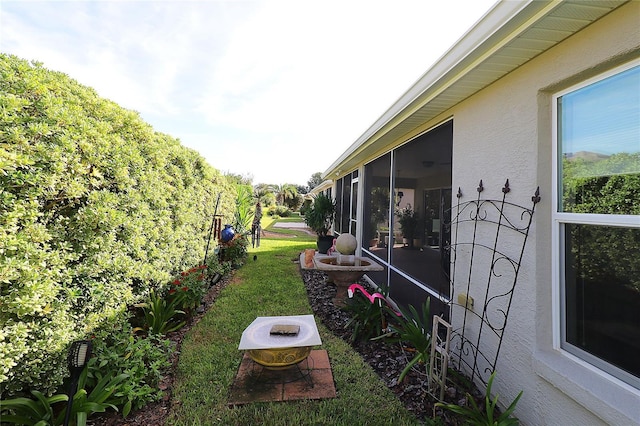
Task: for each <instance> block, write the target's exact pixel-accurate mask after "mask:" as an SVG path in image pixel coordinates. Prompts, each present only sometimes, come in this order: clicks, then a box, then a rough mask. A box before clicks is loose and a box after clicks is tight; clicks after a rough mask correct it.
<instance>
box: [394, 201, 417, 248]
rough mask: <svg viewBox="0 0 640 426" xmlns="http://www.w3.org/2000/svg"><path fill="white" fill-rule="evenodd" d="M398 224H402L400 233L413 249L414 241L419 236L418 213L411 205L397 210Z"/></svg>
mask: <svg viewBox="0 0 640 426" xmlns="http://www.w3.org/2000/svg"><path fill="white" fill-rule="evenodd" d="M396 215H397V216H398V223H400V232H401V233H402V237H403V238H404V239H405V240H406V243H407V244H408V245H409V247H413V239H414V237H415V236H416V235H417V233H416V230H417V228H418V213H417V212H416V211H414V210H413V209H412V208H411V204H407V205H406V207H405V208H403V209H399V210H396Z"/></svg>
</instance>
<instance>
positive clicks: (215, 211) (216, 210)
mask: <svg viewBox="0 0 640 426" xmlns="http://www.w3.org/2000/svg"><path fill="white" fill-rule="evenodd" d="M220 195H222V193H221V192H219V193H218V199H217V200H216V208H215V209H214V210H213V218H212V219H211V226H210V227H209V237H208V238H207V248H206V249H205V251H204V260H203V261H202V264H203V265H206V264H207V256H208V255H209V243H210V242H211V233H212V232H213V224H214V223H215V222H216V215H217V214H218V204H219V203H220Z"/></svg>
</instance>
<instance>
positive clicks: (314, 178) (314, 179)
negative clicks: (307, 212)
mask: <svg viewBox="0 0 640 426" xmlns="http://www.w3.org/2000/svg"><path fill="white" fill-rule="evenodd" d="M321 183H322V173H320V172H316V173H314V174H312V175H311V178H309V180H308V181H307V186H308V187H309V191H311V190H312V189H313V188H315V187H316V186H318V185H320V184H321Z"/></svg>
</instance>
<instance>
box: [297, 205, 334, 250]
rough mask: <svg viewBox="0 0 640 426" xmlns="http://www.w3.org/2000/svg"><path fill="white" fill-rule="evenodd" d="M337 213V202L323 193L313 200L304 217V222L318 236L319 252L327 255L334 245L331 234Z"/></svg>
mask: <svg viewBox="0 0 640 426" xmlns="http://www.w3.org/2000/svg"><path fill="white" fill-rule="evenodd" d="M335 213H336V204H335V202H334V201H333V200H332V199H331V198H329V197H327V196H326V195H325V194H323V193H319V194H318V195H316V196H315V197H314V199H313V203H311V205H310V206H309V208H308V209H307V211H306V213H305V215H304V221H305V223H306V224H307V226H309V228H311V229H312V230H313V231H314V232H315V233H316V234H318V251H319V252H320V253H323V254H326V253H327V250H329V249H330V248H331V246H332V245H333V235H331V234H329V231H330V230H331V225H333V219H334V217H335Z"/></svg>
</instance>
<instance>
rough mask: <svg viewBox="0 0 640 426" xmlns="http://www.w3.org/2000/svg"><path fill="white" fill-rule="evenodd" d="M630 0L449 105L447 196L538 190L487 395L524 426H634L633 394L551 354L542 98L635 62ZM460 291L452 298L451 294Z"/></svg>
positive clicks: (639, 400) (545, 101) (639, 413)
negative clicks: (512, 407) (450, 192)
mask: <svg viewBox="0 0 640 426" xmlns="http://www.w3.org/2000/svg"><path fill="white" fill-rule="evenodd" d="M639 17H640V2H638V1H634V2H631V3H629V4H626V5H625V6H622V7H621V8H619V9H618V10H616V11H614V12H613V13H611V14H609V15H607V16H605V17H604V18H602V19H601V20H599V21H597V22H595V23H594V24H592V25H591V26H589V27H587V28H586V29H584V30H583V31H581V32H579V33H577V34H576V35H574V36H572V37H570V38H569V39H567V40H565V41H564V42H562V43H561V44H560V45H558V46H556V47H555V48H553V49H551V50H549V51H548V52H546V53H544V54H542V55H540V56H539V57H537V58H535V59H534V60H532V61H530V62H529V63H527V64H525V65H523V66H522V67H520V68H519V69H517V70H516V71H514V72H512V73H511V74H509V75H508V76H506V77H504V78H502V79H501V80H499V81H498V82H496V83H494V84H493V85H491V86H489V87H488V88H486V89H484V90H482V91H481V92H479V93H477V94H476V95H474V96H473V97H471V98H469V99H468V100H466V101H465V102H463V103H461V104H459V105H458V106H456V107H455V108H454V109H452V110H451V111H448V112H447V114H446V115H450V114H453V117H454V136H453V137H454V139H453V140H454V146H453V185H452V187H453V189H454V193H455V191H456V190H457V188H458V187H461V188H462V190H463V191H467V192H468V191H474V190H475V188H476V186H477V184H478V181H479V180H480V179H483V182H484V185H485V188H486V190H485V193H484V197H485V198H487V197H489V198H498V197H500V196H501V195H502V193H501V191H500V189H501V187H502V185H503V184H504V181H505V180H506V179H507V178H508V179H509V181H510V184H511V189H512V193H511V194H510V197H511V199H512V200H513V201H514V202H516V203H518V204H523V205H528V204H529V203H530V198H531V195H533V192H534V191H535V189H536V186H538V185H539V186H540V190H541V196H542V201H541V202H540V204H539V205H538V206H537V211H536V214H535V218H534V223H533V227H532V230H531V236H530V238H529V241H528V244H527V249H526V252H525V256H524V259H523V262H522V266H521V271H520V275H519V283H518V286H517V288H516V290H515V297H514V301H513V305H512V310H511V316H510V318H509V323H508V328H507V331H506V335H505V340H504V342H503V347H502V350H501V354H500V360H499V364H498V368H497V378H496V382H495V384H494V386H495V391H497V392H498V393H499V394H500V398H501V400H503V401H505V402H509V401H511V400H512V399H513V398H514V397H515V396H516V395H517V393H518V391H519V390H524V395H523V397H522V399H521V400H520V402H519V404H518V409H517V411H516V415H517V416H518V417H519V418H520V419H521V420H522V421H523V423H524V424H532V425H534V424H535V425H545V424H548V425H559V424H562V425H578V424H581V425H586V424H588V425H596V424H601V423H602V424H605V423H609V424H625V425H626V424H640V392H638V391H637V390H633V389H632V388H631V387H629V386H626V385H624V384H621V383H619V382H617V381H615V380H612V379H611V378H609V377H607V376H606V375H604V374H600V373H598V372H597V371H596V370H595V369H593V368H591V367H589V366H587V365H585V364H583V363H581V362H578V361H576V360H573V359H572V358H570V357H569V356H567V355H563V354H561V353H560V352H559V351H556V350H554V349H553V325H552V286H551V283H552V273H551V266H552V259H551V247H552V242H551V233H552V232H551V229H552V228H551V197H552V193H553V192H552V187H551V183H552V182H551V176H552V152H551V150H552V135H551V119H552V117H551V96H552V95H553V93H555V92H557V91H559V90H561V89H563V88H566V87H569V86H571V85H573V84H576V83H578V82H580V81H583V80H585V79H587V78H589V77H593V76H595V75H597V74H599V73H601V72H603V71H605V70H607V69H611V68H614V67H615V66H616V65H618V64H622V63H624V62H628V61H629V60H631V59H633V58H637V57H638V54H639V53H638V52H639V49H640V31H639V27H640V26H639V25H638V19H639ZM459 292H460V291H454V293H453V295H454V297H455V294H457V293H459Z"/></svg>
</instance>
